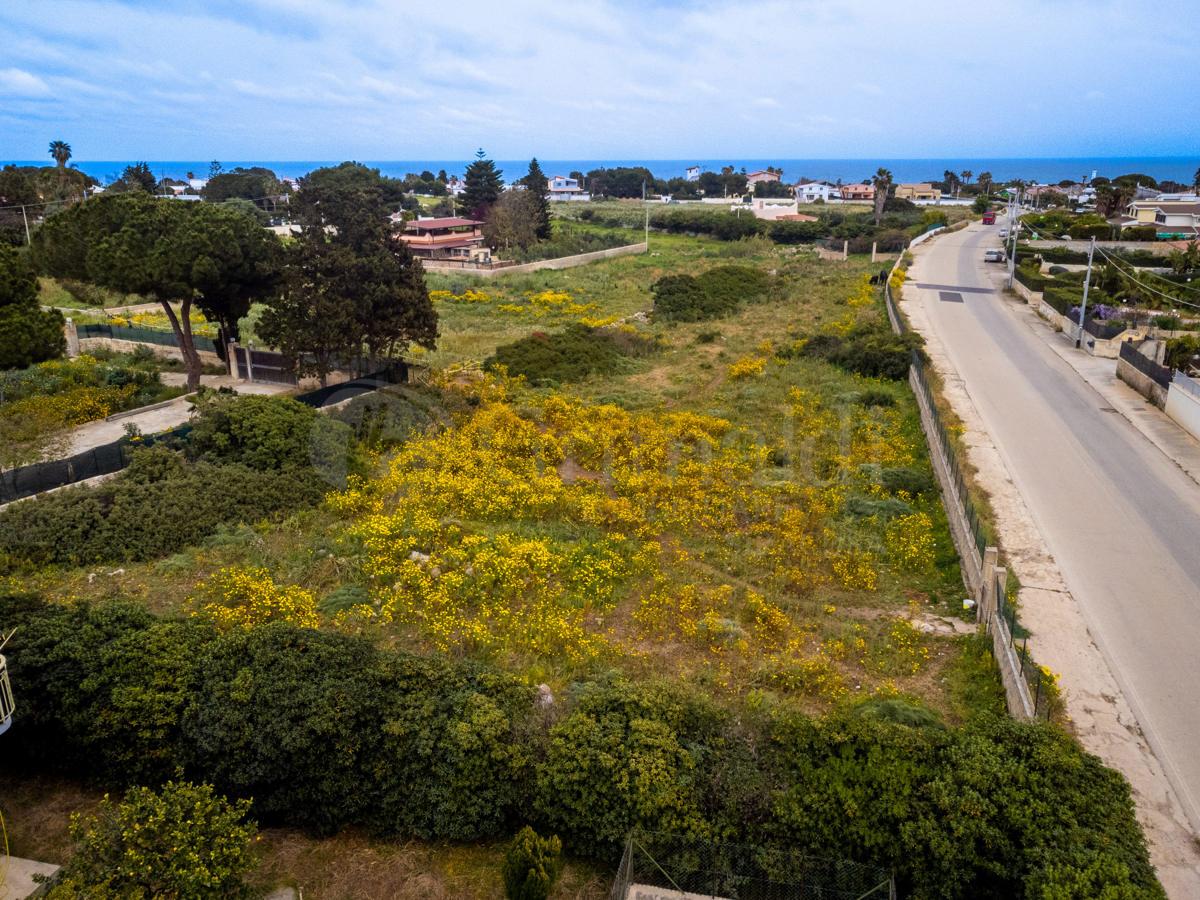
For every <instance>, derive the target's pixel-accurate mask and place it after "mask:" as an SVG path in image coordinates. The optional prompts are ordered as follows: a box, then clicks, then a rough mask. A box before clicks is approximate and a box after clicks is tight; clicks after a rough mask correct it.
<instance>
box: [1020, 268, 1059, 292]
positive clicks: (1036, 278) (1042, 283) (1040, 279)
mask: <svg viewBox="0 0 1200 900" xmlns="http://www.w3.org/2000/svg"><path fill="white" fill-rule="evenodd" d="M1013 277H1014V278H1016V279H1017V281H1019V282H1021V284H1023V285H1025V287H1027V288H1029V290H1031V291H1034V292H1041V291H1042V290H1044V289H1045V287H1046V285H1048V284H1051V283H1052V282H1053V279H1051V278H1047V277H1046V276H1045V275H1043V274H1042V273H1041V270H1040V269H1039V268H1038V267H1037V266H1036V265H1032V266H1026V265H1020V266H1017V267H1016V269H1015V270H1014V271H1013Z"/></svg>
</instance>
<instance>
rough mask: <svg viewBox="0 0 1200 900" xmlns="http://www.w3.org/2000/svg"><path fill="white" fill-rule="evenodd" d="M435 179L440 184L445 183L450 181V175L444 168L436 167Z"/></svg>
mask: <svg viewBox="0 0 1200 900" xmlns="http://www.w3.org/2000/svg"><path fill="white" fill-rule="evenodd" d="M437 180H438V181H440V182H441V183H442V184H446V183H448V182H449V181H450V177H449V176H448V175H447V174H446V170H445V169H438V173H437Z"/></svg>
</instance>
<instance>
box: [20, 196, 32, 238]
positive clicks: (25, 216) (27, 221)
mask: <svg viewBox="0 0 1200 900" xmlns="http://www.w3.org/2000/svg"><path fill="white" fill-rule="evenodd" d="M21 218H22V219H23V220H24V222H25V243H26V244H33V238H31V237H30V236H29V216H27V215H26V214H25V206H24V205H22V206H21Z"/></svg>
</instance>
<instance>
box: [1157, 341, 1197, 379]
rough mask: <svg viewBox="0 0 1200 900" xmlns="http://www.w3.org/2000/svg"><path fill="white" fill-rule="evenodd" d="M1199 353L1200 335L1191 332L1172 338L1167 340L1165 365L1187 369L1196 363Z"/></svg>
mask: <svg viewBox="0 0 1200 900" xmlns="http://www.w3.org/2000/svg"><path fill="white" fill-rule="evenodd" d="M1198 355H1200V337H1198V336H1196V335H1192V334H1189V335H1185V336H1183V337H1177V338H1171V339H1169V340H1168V341H1167V350H1166V354H1165V356H1164V357H1163V365H1165V366H1169V367H1171V368H1172V369H1183V370H1184V371H1187V369H1188V367H1189V366H1191V365H1194V361H1195V359H1196V357H1197V356H1198Z"/></svg>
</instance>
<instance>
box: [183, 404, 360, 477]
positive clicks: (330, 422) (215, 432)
mask: <svg viewBox="0 0 1200 900" xmlns="http://www.w3.org/2000/svg"><path fill="white" fill-rule="evenodd" d="M192 424H193V428H192V433H191V436H190V443H189V450H188V452H189V455H190V456H191V457H192V458H194V459H201V460H204V461H205V462H211V463H217V464H220V463H226V462H234V463H239V464H241V465H244V466H249V467H250V468H252V469H258V470H259V471H267V470H272V469H275V470H279V469H291V468H312V467H315V468H317V469H319V470H320V471H322V472H339V471H341V472H343V473H344V471H345V467H346V459H347V452H348V448H349V446H350V440H351V431H350V428H349V426H347V425H345V424H344V423H342V422H339V421H337V420H336V419H333V418H331V417H329V416H326V415H322V414H321V413H319V412H317V411H316V410H315V409H313V408H312V407H311V406H305V405H304V404H303V403H300V402H299V401H296V400H292V399H291V398H289V397H266V396H261V395H250V396H246V397H239V396H235V395H231V394H210V395H208V396H206V397H202V398H201V399H200V400H198V401H197V403H196V415H195V416H194V417H193V419H192Z"/></svg>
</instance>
